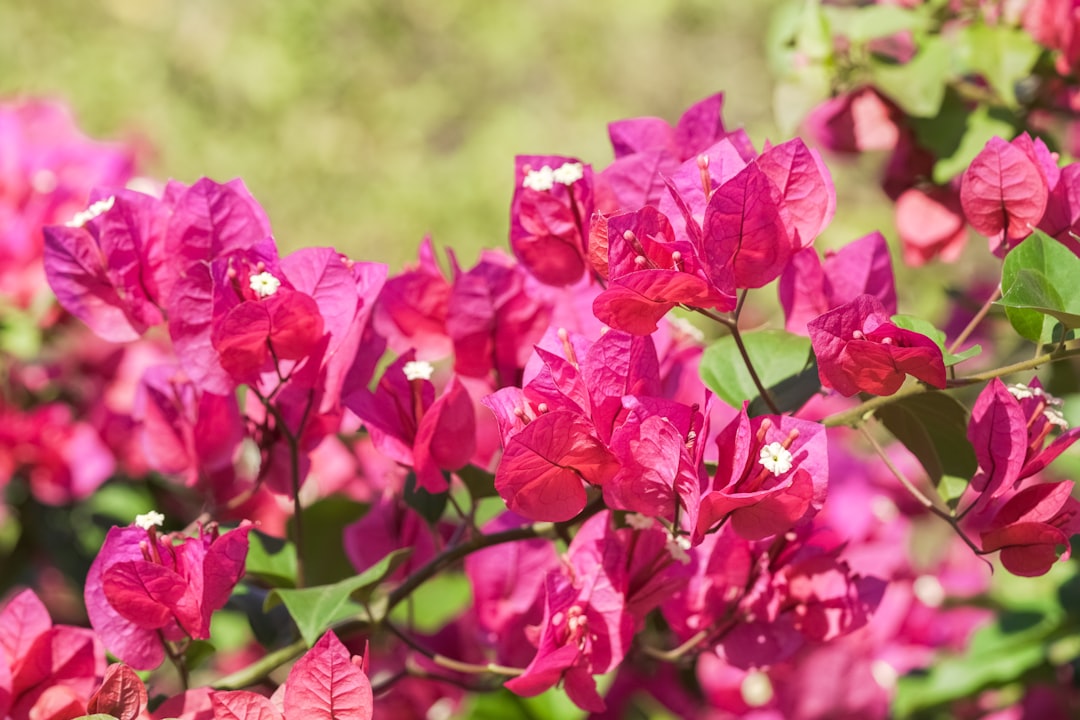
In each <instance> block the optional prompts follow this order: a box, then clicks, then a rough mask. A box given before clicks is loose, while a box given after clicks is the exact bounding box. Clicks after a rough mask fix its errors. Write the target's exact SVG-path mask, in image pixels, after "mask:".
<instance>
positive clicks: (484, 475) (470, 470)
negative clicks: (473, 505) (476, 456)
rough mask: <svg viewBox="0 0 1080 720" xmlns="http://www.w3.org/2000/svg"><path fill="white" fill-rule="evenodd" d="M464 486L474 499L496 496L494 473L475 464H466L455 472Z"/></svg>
mask: <svg viewBox="0 0 1080 720" xmlns="http://www.w3.org/2000/svg"><path fill="white" fill-rule="evenodd" d="M454 474H455V475H457V476H458V477H459V478H461V482H463V483H465V487H467V488H468V489H469V496H470V497H471V498H472V499H473V500H474V501H475V500H479V499H481V498H486V497H497V496H498V494H499V493H498V492H496V491H495V475H494V474H492V473H489V472H488V471H487V470H482V469H480V468H478V467H476V466H475V465H466V466H465V467H463V468H461V469H460V470H457V471H456V472H455V473H454Z"/></svg>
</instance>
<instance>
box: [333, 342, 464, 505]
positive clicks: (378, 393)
mask: <svg viewBox="0 0 1080 720" xmlns="http://www.w3.org/2000/svg"><path fill="white" fill-rule="evenodd" d="M413 358H414V355H413V353H411V352H410V353H408V354H406V355H402V356H401V357H399V358H398V359H397V360H396V361H395V362H394V363H393V364H392V365H390V366H389V367H388V368H387V369H386V372H385V373H383V376H382V379H381V380H380V381H379V385H378V387H377V388H376V390H375V392H371V391H369V390H367V389H366V388H361V389H358V390H357V391H356V392H354V393H353V394H351V395H349V396H348V397H346V398H345V403H346V404H347V405H348V407H349V408H350V409H351V410H352V411H353V412H355V413H356V414H357V416H358V417H359V418H360V419H361V420H363V421H364V424H365V425H366V426H367V427H368V429H369V431H371V434H372V440H373V441H374V442H375V444H376V447H378V448H379V449H380V450H382V452H383V453H385V454H386V455H387V456H388V457H391V458H393V459H394V460H397V461H398V462H400V463H402V464H403V465H409V466H411V467H412V468H413V469H414V470H415V471H416V480H417V484H418V485H419V486H420V487H422V488H424V489H426V490H428V491H429V492H432V493H440V492H445V491H446V489H447V483H446V478H445V477H444V476H443V474H442V471H443V470H459V469H461V468H462V467H464V466H465V465H466V464H468V462H469V460H471V459H472V456H473V453H474V452H475V451H476V416H475V413H474V410H473V405H472V400H471V399H470V398H469V393H468V391H467V390H465V387H464V385H462V384H461V382H460V381H459V380H458V379H457V378H456V377H454V378H451V380H450V382H449V383H448V384H447V386H446V387H445V388H444V390H443V394H442V395H440V396H439V398H438V399H435V386H434V385H432V383H431V381H430V380H429V379H428V378H429V377H430V376H431V373H432V371H433V368H432V367H431V365H430V364H428V363H426V362H424V361H422V360H421V361H417V360H414V359H413Z"/></svg>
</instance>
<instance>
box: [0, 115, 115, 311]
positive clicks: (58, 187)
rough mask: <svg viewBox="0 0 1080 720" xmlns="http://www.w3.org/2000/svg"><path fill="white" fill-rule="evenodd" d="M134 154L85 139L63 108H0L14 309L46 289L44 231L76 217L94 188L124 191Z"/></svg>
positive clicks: (4, 231)
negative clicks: (43, 255)
mask: <svg viewBox="0 0 1080 720" xmlns="http://www.w3.org/2000/svg"><path fill="white" fill-rule="evenodd" d="M132 154H133V153H132V152H131V150H130V149H128V148H124V147H122V146H120V145H114V144H107V143H100V142H95V141H92V140H90V139H89V138H87V137H86V136H85V135H84V134H83V133H82V132H81V131H80V130H79V129H78V127H77V126H76V125H75V121H74V119H73V118H72V116H71V113H70V112H69V111H68V109H67V108H66V107H64V106H63V105H62V104H60V103H56V102H50V101H46V100H22V101H16V102H14V103H0V155H2V156H3V163H2V166H0V287H2V288H3V294H4V295H5V296H7V297H8V298H9V299H10V300H11V301H13V302H14V303H15V304H16V305H17V306H20V307H26V306H28V305H29V304H30V301H31V300H32V299H33V297H34V296H35V295H36V294H37V293H38V292H39V291H40V290H42V289H43V288H44V287H45V276H44V273H43V272H42V259H41V256H42V243H43V236H42V230H41V228H42V227H43V226H45V225H53V224H56V223H64V222H68V221H70V220H72V219H73V218H76V217H77V216H78V215H79V213H80V212H81V211H83V210H84V209H85V207H86V204H87V202H88V201H89V198H90V192H91V190H93V189H94V188H95V187H99V186H105V187H122V186H123V185H124V183H126V182H127V181H128V179H129V178H130V177H131V174H132V169H133V168H132V165H133V158H132Z"/></svg>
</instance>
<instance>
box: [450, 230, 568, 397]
mask: <svg viewBox="0 0 1080 720" xmlns="http://www.w3.org/2000/svg"><path fill="white" fill-rule="evenodd" d="M545 290H546V289H545V287H544V286H543V285H540V284H539V283H538V282H537V281H536V280H534V279H532V278H531V277H530V276H529V275H528V273H526V272H525V271H524V270H523V269H522V268H521V266H520V265H518V264H517V263H515V262H514V261H513V260H512V259H510V258H508V257H507V256H506V255H504V254H503V253H501V252H495V251H491V250H485V251H484V252H483V253H482V254H481V255H480V261H479V262H478V263H477V264H476V266H475V267H473V268H472V269H471V270H468V271H465V272H462V271H461V269H460V268H458V267H457V263H456V261H455V263H454V283H453V288H452V290H451V292H450V299H449V303H448V305H447V318H446V333H447V335H449V336H450V339H451V340H453V343H454V371H455V372H457V373H459V374H461V375H465V376H468V377H487V375H488V374H489V373H490V372H491V371H493V370H494V372H495V378H496V384H497V386H499V387H502V386H505V385H511V384H516V383H517V382H520V379H521V378H520V375H521V369H522V368H524V367H525V363H526V362H527V361H528V359H529V355H530V354H531V348H532V345H533V343H535V342H537V341H538V340H539V339H540V337H541V336H542V335H543V334H544V331H545V330H546V329H547V326H548V322H549V321H550V319H551V314H552V307H551V302H550V299H549V298H548V293H547V292H545Z"/></svg>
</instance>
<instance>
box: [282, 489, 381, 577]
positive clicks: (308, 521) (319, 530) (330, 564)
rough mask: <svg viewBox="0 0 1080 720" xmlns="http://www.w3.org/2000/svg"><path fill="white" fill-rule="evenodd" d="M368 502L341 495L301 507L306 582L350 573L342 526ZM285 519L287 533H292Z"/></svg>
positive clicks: (366, 508) (358, 513)
mask: <svg viewBox="0 0 1080 720" xmlns="http://www.w3.org/2000/svg"><path fill="white" fill-rule="evenodd" d="M367 510H368V506H367V505H366V504H365V503H359V502H356V501H354V500H349V499H348V498H343V497H329V498H325V499H322V500H319V501H318V502H316V503H313V504H312V505H310V506H308V507H306V508H304V514H303V525H304V543H303V547H304V557H303V558H302V560H303V565H304V580H305V581H306V582H307V584H309V585H325V584H327V583H332V582H335V581H337V580H340V579H341V578H343V577H348V576H349V575H352V574H353V566H352V563H351V562H349V558H348V556H347V555H346V554H345V547H344V544H343V543H342V542H341V538H342V534H343V533H344V532H345V526H346V525H350V524H352V523H353V522H356V521H357V520H359V519H360V518H361V517H363V516H364V514H365V513H366V512H367ZM293 526H294V523H293V521H292V520H291V519H290V521H289V528H290V529H289V536H290V537H294V536H295V530H294V528H293Z"/></svg>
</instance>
